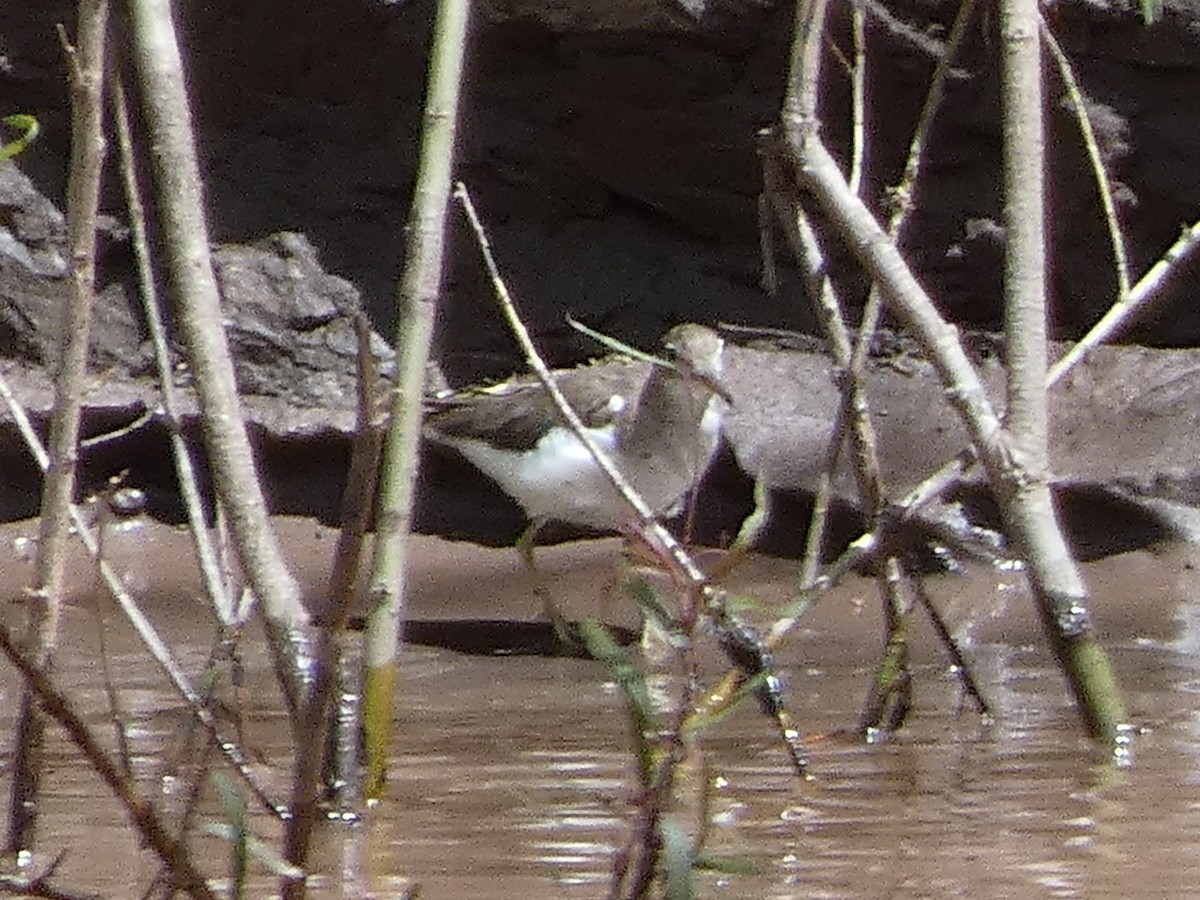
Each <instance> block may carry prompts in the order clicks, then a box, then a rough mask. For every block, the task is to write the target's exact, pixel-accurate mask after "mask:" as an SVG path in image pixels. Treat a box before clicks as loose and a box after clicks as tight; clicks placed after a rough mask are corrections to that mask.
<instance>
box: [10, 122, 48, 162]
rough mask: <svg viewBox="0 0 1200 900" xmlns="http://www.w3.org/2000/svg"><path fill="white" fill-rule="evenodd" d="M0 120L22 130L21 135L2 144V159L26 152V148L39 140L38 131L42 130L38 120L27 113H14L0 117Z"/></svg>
mask: <svg viewBox="0 0 1200 900" xmlns="http://www.w3.org/2000/svg"><path fill="white" fill-rule="evenodd" d="M0 122H3V123H4V124H5V125H7V126H8V127H9V128H15V129H17V130H18V131H20V132H21V136H20V137H18V138H16V139H15V140H12V141H9V142H8V143H7V144H4V145H3V146H0V159H12V158H13V157H14V156H16V155H17V154H18V153H24V152H25V148H26V147H28V146H29V145H30V144H32V143H33V142H34V141H35V140H37V136H38V133H39V132H40V131H41V130H42V126H41V124H40V123H39V122H38V120H37V119H35V118H34V117H33V116H30V115H26V114H25V113H13V114H12V115H11V116H5V117H4V118H3V119H0Z"/></svg>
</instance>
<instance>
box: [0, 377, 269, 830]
mask: <svg viewBox="0 0 1200 900" xmlns="http://www.w3.org/2000/svg"><path fill="white" fill-rule="evenodd" d="M0 399H2V400H3V401H4V402H5V404H6V405H7V406H8V410H9V413H10V414H11V415H12V418H13V422H15V423H16V426H17V431H18V432H20V434H21V438H22V439H23V440H24V441H25V445H26V447H28V448H29V452H30V455H31V456H33V458H34V461H35V462H36V463H37V464H38V467H39V468H40V469H41V470H42V471H43V472H44V471H45V470H46V467H47V466H48V465H49V458H48V457H47V455H46V450H45V448H44V447H42V443H41V440H40V439H39V438H38V436H37V432H36V431H34V429H33V423H32V422H30V421H29V415H28V414H27V413H26V412H25V409H24V408H23V407H22V406H21V404H20V403H19V402H18V401H17V398H16V395H15V394H14V393H13V390H12V388H11V387H10V386H9V384H8V382H7V380H5V379H4V378H2V377H0ZM70 512H71V525H72V527H73V529H74V532H75V534H76V536H77V537H78V538H79V539H80V541H82V542H83V546H84V547H85V548H86V549H87V551H88V553H89V554H91V555H92V556H93V557H95V558H97V559H99V557H100V547H99V545H98V544H97V542H96V536H95V534H94V533H93V532H92V529H91V526H90V525H89V524H88V521H87V519H86V518H85V517H84V515H83V513H82V512H81V511H80V510H79V508H78V507H76V506H72V507H71V511H70ZM99 564H100V575H101V577H102V578H103V579H104V584H105V585H106V586H107V587H108V590H109V592H110V593H111V594H112V596H113V598H114V599H115V600H116V601H117V604H118V605H119V606H120V607H121V611H122V612H123V613H124V614H125V618H126V619H127V620H128V621H129V624H130V625H132V626H133V628H134V630H135V631H136V632H137V634H138V637H139V638H140V639H141V641H142V643H143V644H145V645H146V648H147V649H148V650H149V651H150V654H151V655H152V656H153V657H154V660H155V662H157V663H158V664H159V666H160V667H161V668H162V670H163V672H165V673H166V675H167V678H168V679H169V680H170V682H171V684H172V686H174V688H175V690H176V691H178V692H179V695H180V696H181V697H182V698H183V699H184V700H185V701H186V702H187V704H188V705H189V706H190V707H191V708H192V712H193V713H194V714H195V716H196V718H197V719H199V721H200V722H201V724H203V725H204V727H205V728H207V729H208V730H209V732H210V733H211V734H212V736H213V739H214V740H215V741H216V742H217V746H218V747H220V748H221V752H222V753H223V754H224V756H225V758H226V760H228V762H229V764H230V765H231V766H233V768H234V769H235V770H236V771H237V773H238V774H239V775H240V776H241V778H242V780H243V781H244V782H245V783H246V785H247V787H249V788H250V790H251V792H252V793H253V794H254V797H255V798H256V799H257V800H258V801H259V802H260V803H261V804H262V805H263V806H264V807H265V808H266V809H268V810H269V811H271V812H272V813H274V814H275V816H276V818H279V819H283V818H285V817H286V816H287V810H286V809H284V808H283V807H282V806H281V805H280V804H278V803H276V802H275V801H274V800H272V799H271V798H270V797H269V796H268V794H267V792H266V789H265V788H263V787H262V785H261V784H259V781H258V777H257V776H256V775H255V774H254V771H253V770H252V769H251V768H250V761H249V760H248V759H247V758H246V755H245V754H244V753H243V752H242V750H241V747H240V746H238V744H237V743H236V742H235V741H233V740H231V739H230V738H228V737H226V736H225V735H224V734H222V732H221V730H220V728H219V726H218V723H217V720H216V718H215V717H214V716H213V714H212V712H211V711H210V710H209V709H208V707H207V706H206V705H205V702H204V699H203V697H201V696H200V693H199V692H198V691H197V690H196V689H195V688H194V687H192V685H191V683H190V682H189V681H188V678H187V675H185V674H184V672H183V669H182V668H180V666H179V664H178V663H176V662H175V659H174V658H173V657H172V656H171V650H170V648H169V647H167V645H166V642H164V641H163V639H162V637H161V636H160V635H159V634H158V631H157V630H156V629H155V627H154V624H153V623H152V622H151V621H150V620H149V619H148V618H146V615H145V613H143V612H142V610H141V609H140V608H139V607H138V605H137V600H135V599H134V598H133V595H132V594H130V593H129V591H128V590H126V588H125V585H124V584H123V583H122V581H121V576H120V575H119V574H118V573H117V571H116V570H115V569H113V567H112V566H110V565H109V564H108V563H107V562H106V561H104V560H103V559H99Z"/></svg>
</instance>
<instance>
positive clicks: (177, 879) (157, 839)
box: [0, 623, 217, 900]
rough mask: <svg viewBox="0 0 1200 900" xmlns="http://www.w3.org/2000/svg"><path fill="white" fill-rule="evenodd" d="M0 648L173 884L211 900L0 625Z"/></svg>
mask: <svg viewBox="0 0 1200 900" xmlns="http://www.w3.org/2000/svg"><path fill="white" fill-rule="evenodd" d="M0 651H3V653H4V654H5V656H7V657H8V659H9V661H10V662H11V663H12V664H13V665H14V666H15V667H16V668H17V669H18V670H20V672H21V674H22V675H23V676H24V677H25V684H26V685H27V686H28V687H29V688H30V690H32V691H33V692H34V693H35V694H36V695H37V699H38V702H39V703H40V704H41V707H42V708H43V709H44V710H45V711H46V713H47V714H48V715H49V716H50V717H51V718H53V719H54V720H55V721H56V722H58V724H59V725H60V726H62V728H63V730H64V731H66V732H67V736H68V737H70V739H71V741H72V742H73V743H74V744H75V746H77V747H78V748H79V749H80V750H81V751H82V752H83V755H84V756H85V757H86V758H87V761H88V765H90V766H91V767H92V770H93V771H94V772H95V773H96V774H97V775H99V776H100V777H101V778H102V779H104V783H105V784H107V785H108V787H109V790H111V791H112V792H113V795H114V796H115V797H116V798H117V799H118V800H119V801H120V802H121V805H122V806H124V807H125V812H126V813H127V814H128V816H129V818H130V819H131V820H132V821H133V824H134V826H135V827H136V828H137V832H138V834H139V835H140V836H141V838H142V840H143V841H145V842H146V844H147V845H148V846H149V847H150V848H152V849H153V850H154V852H155V853H157V854H158V856H159V858H160V859H161V860H162V861H163V863H164V864H165V865H166V866H167V868H168V869H170V870H171V873H172V875H173V877H174V883H175V887H176V888H177V889H178V890H182V891H186V892H187V893H188V894H189V895H190V896H192V897H199V898H202V900H208V898H213V900H215V898H216V896H217V895H216V894H214V893H213V892H212V891H211V890H210V889H209V887H208V884H207V882H206V881H205V878H204V875H203V873H201V872H200V871H199V870H198V869H196V868H195V866H194V864H193V863H192V858H191V856H190V854H189V853H188V852H187V848H186V847H185V846H184V845H182V844H180V843H179V842H178V841H176V840H175V839H173V838H172V837H171V835H170V832H169V830H168V829H167V825H166V823H165V822H164V821H163V820H162V817H161V816H160V815H159V813H158V810H157V808H156V807H155V806H154V804H153V803H151V802H150V801H149V800H147V799H146V797H145V796H143V794H142V793H141V791H140V790H139V789H138V786H137V783H136V782H135V781H134V780H133V779H132V778H129V777H127V776H126V775H124V774H123V773H122V771H121V769H120V767H119V766H118V765H117V763H115V762H113V760H112V759H111V758H110V757H109V755H108V754H107V753H106V752H105V750H104V748H103V747H101V746H100V743H99V742H98V741H97V740H96V739H95V737H94V736H93V735H92V733H91V731H90V730H89V729H88V727H87V725H85V724H84V722H83V720H82V719H80V718H79V716H78V715H77V714H76V712H75V711H74V709H72V708H71V705H70V703H69V702H68V701H67V699H66V697H65V696H64V695H63V694H62V692H60V691H59V690H58V688H57V687H55V685H54V683H53V681H52V680H51V679H50V676H49V675H47V674H46V670H45V669H44V668H43V667H42V666H40V665H39V664H38V662H37V661H36V660H35V659H31V658H30V657H29V656H27V655H26V654H24V653H22V652H21V650H20V649H19V648H18V647H17V646H16V643H15V642H14V641H13V637H12V634H11V632H10V631H9V630H8V628H6V627H5V626H4V625H3V624H2V623H0Z"/></svg>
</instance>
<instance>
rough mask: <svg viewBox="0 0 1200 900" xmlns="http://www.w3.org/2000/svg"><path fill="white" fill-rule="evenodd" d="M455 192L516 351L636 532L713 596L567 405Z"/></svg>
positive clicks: (462, 196)
mask: <svg viewBox="0 0 1200 900" xmlns="http://www.w3.org/2000/svg"><path fill="white" fill-rule="evenodd" d="M454 196H455V198H456V199H457V200H458V201H459V202H460V203H461V204H462V207H463V211H464V212H465V213H466V216H467V220H468V221H469V222H470V224H471V228H472V230H474V232H475V238H476V240H477V242H478V244H479V251H480V253H481V254H482V255H483V261H484V265H485V266H486V267H487V270H488V275H489V276H490V277H491V279H492V287H493V289H494V290H495V292H496V298H497V300H498V301H499V303H500V308H501V311H502V312H503V313H504V318H505V320H506V321H507V322H508V325H509V328H510V329H511V330H512V332H513V335H514V336H515V337H516V339H517V343H518V344H520V346H521V352H522V353H523V354H524V355H525V359H526V361H527V362H528V363H529V366H530V368H531V369H533V372H534V374H535V375H536V376H537V378H538V381H540V382H541V384H542V387H544V388H545V389H546V393H547V394H548V395H549V396H550V398H551V400H553V401H554V405H555V407H556V408H557V409H558V412H559V414H560V415H561V416H562V418H563V420H564V421H565V422H566V423H567V426H568V427H569V428H570V429H571V432H572V433H573V434H574V435H575V437H576V438H577V439H578V440H579V442H580V443H581V444H583V445H584V447H586V448H587V451H588V453H590V454H591V456H592V458H593V459H594V460H595V461H596V465H597V466H598V467H599V469H600V470H601V471H602V472H603V473H604V476H605V477H606V478H608V480H609V481H610V482H611V484H612V485H613V487H614V488H615V489H616V490H617V492H618V493H619V494H620V495H621V498H622V499H623V500H624V501H625V502H626V503H627V504H628V505H629V508H630V509H631V510H632V511H633V512H634V513H635V514H636V517H637V531H638V532H639V534H641V535H642V536H643V537H644V538H645V539H646V542H647V543H648V544H649V545H650V547H651V548H653V549H654V550H655V551H656V552H658V553H659V555H660V556H662V557H663V558H664V559H670V560H671V561H672V562H673V563H674V564H675V566H676V567H677V568H678V570H679V571H680V572H681V573H682V574H683V576H684V577H685V578H686V579H687V582H688V586H689V589H702V590H704V591H705V594H706V596H708V597H710V598H711V597H713V596H715V593H716V592H715V590H714V589H713V588H712V587H711V586H709V585H708V577H707V576H706V575H705V574H704V572H703V570H702V569H701V568H700V567H699V566H698V565H697V564H696V563H695V561H694V560H693V559H692V558H691V556H690V555H689V554H688V552H687V551H686V550H685V549H684V548H683V546H682V545H680V543H679V542H678V541H677V540H675V537H674V536H673V535H672V534H671V532H669V531H668V530H667V529H666V528H665V527H663V525H662V523H660V522H659V521H658V519H657V517H656V516H655V514H654V510H652V509H650V507H649V506H647V505H646V501H645V500H643V499H642V498H641V496H639V495H638V493H637V492H636V491H635V490H634V489H633V487H632V486H631V485H630V484H629V482H628V481H626V480H625V476H624V475H622V474H621V471H620V470H619V469H618V468H617V466H616V464H615V463H614V462H613V461H612V459H610V458H609V456H608V455H607V454H606V453H605V452H604V450H603V449H602V448H601V447H600V445H599V444H597V443H596V441H595V440H593V439H592V437H591V435H589V434H588V432H587V428H586V426H585V425H584V424H583V421H582V420H581V419H580V418H579V415H578V413H576V412H575V410H574V409H573V408H572V407H571V404H570V403H569V402H568V400H567V398H566V397H565V396H563V393H562V391H561V390H560V389H559V387H558V383H557V382H556V381H555V379H554V374H553V373H552V372H551V371H550V369H549V368H548V367H547V366H546V363H545V362H544V361H543V360H542V358H541V355H540V354H539V353H538V351H537V348H536V347H535V346H534V345H533V339H532V338H530V336H529V331H528V329H526V328H525V323H524V322H522V321H521V317H520V315H519V314H518V313H517V310H516V305H515V304H514V303H513V299H512V296H511V295H510V294H509V292H508V287H507V285H506V284H505V283H504V277H503V276H502V275H501V274H500V269H499V267H498V266H497V265H496V260H495V257H494V256H493V255H492V245H491V241H489V240H488V237H487V234H486V232H485V231H484V229H483V224H482V223H481V222H480V221H479V215H478V213H476V211H475V204H474V203H472V202H471V195H470V193H469V192H468V190H467V187H466V185H464V184H463V183H462V182H461V181H460V182H458V184H457V185H455V188H454Z"/></svg>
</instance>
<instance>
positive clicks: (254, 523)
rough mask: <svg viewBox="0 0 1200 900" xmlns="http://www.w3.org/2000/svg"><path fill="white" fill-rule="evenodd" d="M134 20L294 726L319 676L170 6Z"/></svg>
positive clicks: (224, 469) (183, 318)
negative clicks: (260, 451) (240, 386)
mask: <svg viewBox="0 0 1200 900" xmlns="http://www.w3.org/2000/svg"><path fill="white" fill-rule="evenodd" d="M129 22H130V26H131V32H132V41H131V47H132V49H133V55H134V60H135V63H136V65H137V68H138V72H139V77H140V82H141V97H142V105H143V108H144V111H145V119H146V125H147V131H148V135H149V145H150V148H151V157H152V163H153V169H154V174H155V183H156V186H157V188H158V208H159V214H160V216H161V218H162V224H163V234H164V239H165V249H166V266H167V270H168V272H169V274H170V277H171V281H172V283H173V284H174V286H175V288H176V289H177V290H178V292H179V302H178V304H177V307H178V308H177V313H178V315H177V318H176V321H177V324H178V325H179V329H180V332H181V333H182V335H183V337H184V340H185V343H186V345H187V348H188V351H189V362H190V364H191V367H192V373H193V375H194V376H195V386H196V395H197V398H198V400H199V402H200V408H201V410H202V412H203V415H202V418H201V426H202V429H203V432H204V438H205V443H206V446H207V449H208V457H209V463H210V465H211V468H212V473H213V484H214V486H215V488H216V493H217V497H218V499H219V501H220V503H221V504H222V506H223V507H224V509H225V511H226V513H227V514H228V516H229V522H230V526H231V529H232V531H233V535H234V543H235V547H236V549H237V554H238V558H239V560H240V561H241V564H242V569H243V571H244V572H245V574H246V577H247V578H248V579H249V581H250V584H251V585H252V586H253V588H254V592H255V593H256V594H257V595H258V597H259V598H260V599H261V601H262V603H263V608H264V612H265V614H266V622H265V624H266V627H267V634H268V638H269V639H270V644H271V651H272V654H273V657H274V662H275V669H276V675H277V677H278V679H279V682H280V687H281V689H282V692H283V695H284V697H285V699H286V700H287V703H288V707H289V709H290V711H291V712H292V714H293V722H296V721H298V715H297V713H298V710H299V709H300V706H301V704H302V702H303V698H304V696H305V694H306V693H307V691H308V689H309V686H310V684H311V679H312V650H311V635H310V634H309V633H308V630H307V626H308V624H309V617H308V613H307V612H306V610H305V608H304V604H303V603H302V602H301V596H300V586H299V585H298V584H297V583H296V579H295V577H294V576H293V575H292V572H291V570H290V569H289V568H288V565H287V561H286V559H285V558H284V555H283V550H282V548H281V547H280V544H279V538H278V535H277V534H276V532H275V529H274V528H273V527H272V525H271V520H270V518H269V516H268V514H267V504H266V498H265V497H264V496H263V491H262V486H261V484H260V482H259V480H258V474H257V472H256V470H255V464H254V451H253V448H252V447H251V444H250V438H249V435H248V434H247V432H246V426H245V419H244V416H243V414H242V406H241V402H240V400H239V398H238V391H237V381H236V378H235V376H234V369H233V361H232V359H231V358H230V354H229V347H228V344H227V343H226V338H225V327H224V316H223V314H222V311H221V300H220V295H219V292H218V290H217V282H216V277H215V275H214V274H213V267H212V258H211V255H210V241H209V236H208V225H207V223H206V221H205V216H204V199H203V191H202V182H201V179H200V168H199V164H198V161H197V159H196V147H195V141H194V138H193V134H192V126H191V114H190V111H189V107H188V98H187V91H186V88H185V84H184V77H183V64H182V60H181V58H180V50H179V44H178V42H177V39H176V33H175V26H174V20H173V16H172V13H171V5H170V2H169V0H131V2H130V4H129ZM296 737H297V740H303V739H304V737H305V736H304V735H301V734H299V733H297V735H296Z"/></svg>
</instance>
